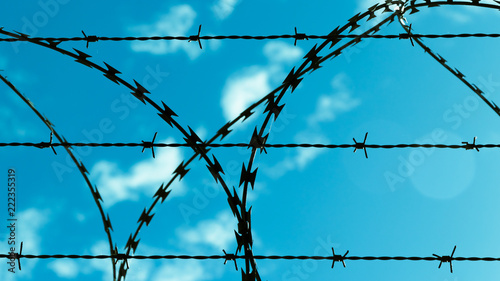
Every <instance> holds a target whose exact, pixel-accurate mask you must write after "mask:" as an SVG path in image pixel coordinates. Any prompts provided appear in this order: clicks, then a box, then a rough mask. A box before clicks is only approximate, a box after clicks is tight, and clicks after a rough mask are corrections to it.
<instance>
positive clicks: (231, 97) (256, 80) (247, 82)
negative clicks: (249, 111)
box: [221, 66, 271, 120]
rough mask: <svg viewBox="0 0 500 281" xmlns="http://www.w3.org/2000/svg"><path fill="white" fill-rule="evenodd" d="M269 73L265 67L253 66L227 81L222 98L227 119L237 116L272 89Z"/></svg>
mask: <svg viewBox="0 0 500 281" xmlns="http://www.w3.org/2000/svg"><path fill="white" fill-rule="evenodd" d="M269 75H270V74H269V71H268V70H267V69H266V68H265V67H259V66H252V67H249V68H246V69H244V70H243V71H242V72H240V73H238V74H236V75H233V76H231V77H230V78H229V79H228V80H227V81H226V85H225V86H224V90H223V94H222V100H221V104H222V109H223V111H224V117H225V118H226V120H232V119H234V118H236V117H237V116H238V115H240V113H241V112H242V111H244V110H245V109H246V108H247V107H249V106H250V105H251V104H252V103H254V102H256V101H257V100H259V99H260V98H262V97H263V96H265V95H266V94H268V93H269V92H270V91H271V85H270V84H269Z"/></svg>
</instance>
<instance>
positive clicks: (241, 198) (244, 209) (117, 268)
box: [0, 0, 500, 281]
mask: <svg viewBox="0 0 500 281" xmlns="http://www.w3.org/2000/svg"><path fill="white" fill-rule="evenodd" d="M494 2H495V3H497V4H491V3H483V2H482V1H480V0H470V1H453V0H448V1H431V0H424V1H417V0H412V1H391V0H386V1H385V2H383V3H380V4H376V5H373V6H372V7H370V8H369V9H368V11H366V12H364V13H359V14H357V15H355V16H354V17H352V18H351V19H349V21H348V23H347V24H345V25H343V26H338V27H336V28H335V29H334V30H333V31H332V32H330V34H328V35H307V34H305V33H298V31H297V28H295V33H294V34H284V35H260V36H250V35H227V36H225V35H218V36H203V35H201V28H202V26H201V25H200V26H199V29H198V33H197V34H196V35H191V36H152V37H104V36H96V35H90V36H88V35H87V34H85V32H84V31H82V34H83V37H30V36H29V35H28V34H23V33H20V32H16V31H12V32H11V31H7V30H5V29H4V28H3V27H2V28H0V34H2V35H3V36H6V37H4V38H0V42H15V41H25V42H29V43H31V44H35V45H38V46H41V47H44V48H48V49H50V50H53V51H56V52H58V53H59V54H62V55H65V56H68V57H70V58H72V59H74V61H75V62H77V63H79V64H81V65H84V66H87V67H90V68H93V69H95V70H96V71H99V72H101V73H102V74H103V75H104V76H105V77H106V78H107V79H108V80H110V81H112V82H114V83H116V84H119V85H122V86H124V87H126V88H128V89H129V90H131V94H132V95H133V96H134V97H135V98H137V99H138V100H139V101H141V102H142V103H143V104H144V105H148V106H151V107H152V108H153V110H155V111H156V112H157V114H158V115H159V117H160V118H162V119H163V120H164V121H165V122H166V123H167V124H168V125H169V126H170V127H172V128H173V129H175V130H177V131H178V132H180V133H181V134H182V135H183V136H184V142H182V143H158V142H155V140H156V133H155V134H154V137H153V138H152V140H151V141H144V140H141V142H129V143H125V142H120V143H77V142H69V141H67V140H66V138H64V137H63V136H62V134H60V133H58V132H57V131H56V129H55V128H54V125H53V124H52V123H51V122H50V121H49V119H48V118H47V117H45V115H43V114H42V113H40V112H39V111H38V110H37V109H36V107H35V106H34V105H33V103H32V102H31V101H30V100H29V99H28V98H27V97H25V96H24V95H23V94H21V92H20V91H19V90H18V89H17V88H16V87H15V86H14V85H13V84H12V83H11V82H10V81H9V80H7V78H6V77H5V76H3V75H0V80H2V81H3V82H4V83H5V84H6V85H7V86H8V87H10V88H11V90H12V91H14V92H15V93H16V94H17V95H18V96H19V98H21V99H22V100H23V102H25V103H26V104H27V105H28V106H29V107H30V109H31V110H32V111H33V112H35V113H36V115H37V116H38V117H39V119H41V120H42V122H43V123H44V124H45V125H46V126H47V127H48V129H49V130H50V139H49V141H48V142H47V141H40V142H38V143H34V142H9V143H6V142H2V143H0V147H16V146H25V147H33V148H40V149H48V148H51V149H52V150H53V152H54V153H55V154H57V150H56V148H58V147H64V149H65V150H66V152H67V153H68V155H70V157H71V160H72V161H73V162H74V163H75V164H76V166H77V167H78V169H79V171H80V173H81V175H82V177H83V178H84V180H85V182H86V184H87V185H88V187H89V189H90V192H91V194H92V196H93V198H94V202H95V204H96V206H97V208H98V209H99V212H100V215H101V220H102V224H103V226H104V230H105V232H106V235H107V239H108V244H109V255H58V254H55V255H31V254H26V253H23V252H22V245H23V244H22V243H21V249H20V251H19V252H16V253H6V254H0V258H7V259H15V260H16V261H17V263H18V267H19V270H21V263H22V259H65V258H67V259H104V260H110V261H111V266H112V269H113V280H122V278H123V279H125V277H126V275H127V271H128V270H129V266H128V260H132V259H198V260H207V259H216V260H221V261H222V260H223V261H224V264H226V263H227V262H234V265H235V268H236V270H238V268H240V269H241V274H242V280H258V281H260V280H261V276H260V274H259V272H258V270H257V261H258V260H262V259H272V260H278V259H284V260H294V259H299V260H306V259H311V260H330V261H332V264H331V267H332V268H333V267H334V265H335V263H336V262H339V263H342V265H343V266H344V267H345V266H346V264H345V261H348V260H349V261H356V260H365V261H375V260H376V261H389V260H398V261H435V262H437V261H439V265H438V267H441V266H442V264H443V263H449V266H450V271H451V272H453V266H452V263H453V261H468V262H472V261H487V262H494V261H500V257H456V256H454V253H455V250H456V246H455V247H454V248H453V250H452V252H451V254H450V255H437V254H433V256H432V257H407V256H352V255H348V254H349V251H347V252H346V253H345V254H343V255H339V254H336V253H335V250H334V248H333V247H332V254H331V255H329V256H317V255H315V256H279V255H267V256H266V255H255V254H254V253H253V238H252V230H251V207H248V206H247V205H248V204H247V201H248V200H247V198H248V196H247V194H248V191H249V187H250V188H252V189H253V187H254V184H255V180H256V176H257V168H255V167H254V166H255V162H254V159H255V158H256V155H257V153H260V154H262V152H265V153H267V151H266V149H276V148H299V147H300V148H310V149H341V148H342V149H347V148H348V149H354V152H356V151H357V150H363V152H364V155H365V157H366V158H368V153H367V149H396V148H439V149H465V150H476V151H479V150H480V149H484V148H500V144H479V143H476V138H475V137H474V138H473V140H472V142H468V141H463V142H462V144H418V143H413V144H367V143H366V141H367V137H368V133H366V134H365V136H364V139H363V141H362V142H358V141H356V139H355V138H353V141H354V144H352V143H351V144H313V143H285V144H271V143H267V139H268V135H264V134H265V132H266V128H268V127H269V124H270V123H271V122H272V121H273V120H276V119H277V118H278V117H279V115H280V113H281V112H282V110H283V108H284V106H285V104H284V103H283V104H280V102H281V101H282V99H283V97H284V96H285V94H289V93H292V92H293V91H294V90H295V88H296V87H297V86H298V85H299V84H300V83H301V81H302V80H303V79H304V77H305V75H306V74H309V73H312V72H314V71H316V70H318V69H319V68H321V67H322V64H324V63H325V62H326V61H327V60H330V59H334V58H336V57H338V56H339V55H341V53H342V52H343V51H344V50H346V49H348V48H349V47H352V46H354V45H356V44H358V43H360V42H361V40H365V39H400V40H401V39H404V40H409V41H410V42H411V44H412V45H413V46H414V45H415V44H414V43H416V44H417V45H418V46H420V47H421V48H422V49H423V50H424V51H425V52H426V53H427V54H428V55H430V56H431V57H432V58H434V59H435V60H436V61H437V62H438V63H439V64H440V65H442V66H443V67H444V68H445V69H447V70H448V71H449V72H450V73H452V74H453V75H454V76H455V77H456V78H458V79H459V80H460V81H461V82H462V83H463V84H465V85H466V86H467V87H468V88H470V90H471V91H472V92H473V93H474V94H476V95H477V96H478V97H479V98H480V99H481V100H483V101H484V102H485V103H486V104H487V105H488V106H489V107H490V108H491V109H492V110H493V111H494V112H495V113H496V114H497V115H499V116H500V108H499V107H498V106H497V105H496V104H495V103H494V102H493V101H490V100H489V99H488V98H487V97H486V96H485V94H484V92H483V91H482V90H481V89H479V87H477V86H476V85H475V84H473V83H472V82H471V81H469V80H467V79H466V76H465V75H464V74H463V73H462V72H461V71H459V70H457V69H455V68H452V67H451V66H450V65H449V64H448V63H447V61H446V60H445V59H444V58H443V57H442V56H440V55H439V54H437V53H436V52H434V51H433V50H431V49H430V48H429V47H428V46H427V45H425V44H424V43H423V41H422V39H423V38H427V39H436V38H471V37H490V38H498V37H500V34H498V33H461V34H418V33H415V32H414V30H413V27H412V25H411V24H409V23H408V22H407V20H406V18H405V15H406V14H408V13H409V14H413V13H417V12H419V11H420V10H419V8H420V9H421V8H433V7H439V6H453V5H455V6H474V7H481V8H487V9H496V10H500V2H499V1H494ZM379 12H381V13H380V14H377V13H379ZM374 18H380V21H379V22H378V23H376V24H374V25H373V26H372V27H370V28H369V29H367V30H366V31H365V32H363V33H362V34H358V35H354V34H346V33H351V32H352V31H354V30H356V29H357V28H359V27H360V24H358V23H359V22H360V21H361V20H366V21H370V20H372V19H374ZM396 20H397V21H398V22H399V23H400V24H401V27H402V28H403V30H404V32H403V33H400V34H394V35H377V34H375V33H377V32H378V31H380V29H381V27H382V26H383V25H385V24H390V23H392V22H394V21H396ZM226 39H234V40H236V39H242V40H273V39H293V40H294V45H296V44H297V41H299V40H309V39H311V40H313V39H317V40H323V42H322V43H321V44H320V45H318V44H316V45H315V46H314V47H313V48H312V49H311V50H310V51H309V52H308V53H307V54H306V56H305V57H304V61H303V63H302V64H301V65H300V66H298V67H297V68H295V67H294V68H292V69H291V71H290V72H289V74H288V75H287V77H286V78H285V80H284V81H283V83H282V84H281V85H280V86H279V87H277V88H276V89H274V90H273V91H271V92H270V93H269V94H267V95H266V96H265V97H263V98H261V99H260V100H259V101H257V102H256V103H254V104H252V105H251V106H250V107H248V108H247V109H245V110H244V111H242V112H241V113H240V115H239V116H238V117H237V118H235V119H234V120H232V121H230V122H228V123H227V124H225V125H224V126H222V127H221V128H220V129H219V130H218V131H217V133H216V134H215V135H214V136H212V137H211V138H210V139H208V140H206V141H204V140H202V139H201V138H200V137H199V136H198V135H197V134H196V133H195V132H194V130H192V129H191V127H189V126H187V129H186V127H185V125H182V124H181V120H182V117H181V116H178V115H177V114H176V113H175V112H174V111H173V110H172V109H171V108H170V107H169V106H168V105H167V104H166V103H164V102H163V101H162V102H161V105H160V104H158V103H156V102H154V101H153V100H152V99H151V98H150V97H149V95H150V94H151V93H150V92H149V91H148V90H147V89H146V88H144V87H143V86H142V85H141V84H139V83H138V82H137V81H135V80H134V82H133V83H131V82H127V81H125V80H124V79H122V78H120V77H119V76H118V75H119V74H121V72H120V71H118V70H117V69H115V68H113V67H112V66H110V65H109V64H107V63H105V62H104V66H101V65H98V64H97V63H94V62H92V61H91V60H90V57H91V56H90V55H88V54H86V53H85V52H83V51H81V50H77V49H73V50H74V52H73V51H68V50H66V49H63V48H61V47H60V46H59V45H60V44H61V43H64V42H69V41H83V42H86V47H87V48H89V47H91V45H92V44H97V43H98V42H101V41H134V40H137V41H153V40H184V41H189V42H197V43H198V44H199V47H200V48H203V45H202V40H226ZM343 39H350V41H348V42H347V43H344V44H343V45H340V43H341V42H342V40H343ZM328 45H330V46H328ZM327 47H328V48H327ZM332 48H333V51H332V50H331V49H332ZM320 52H322V54H321V56H320ZM262 104H264V105H265V110H264V115H265V119H264V121H263V122H262V124H261V125H260V128H259V127H256V128H255V130H254V131H253V133H252V135H251V137H250V139H249V141H248V142H247V143H217V142H216V141H217V139H220V140H223V139H224V138H225V137H226V136H227V135H229V134H230V133H231V131H232V127H233V126H234V125H235V124H237V123H239V122H244V121H245V120H246V119H247V118H249V117H250V116H252V115H253V114H254V113H255V111H254V109H255V108H257V107H258V106H260V105H262ZM178 120H179V121H178ZM53 137H55V138H56V139H57V141H58V142H54V141H53ZM83 146H87V147H138V148H142V152H144V151H146V150H149V149H150V150H151V153H152V156H153V157H155V148H163V147H189V148H191V149H192V150H193V154H192V156H191V157H190V158H188V159H187V160H186V161H185V162H184V161H183V162H182V163H180V164H179V165H178V166H177V168H176V169H175V170H174V172H173V176H172V177H171V179H170V180H169V181H168V182H167V183H166V184H162V185H161V186H160V187H159V188H158V189H157V191H156V193H155V195H154V196H153V198H154V201H153V202H152V203H151V205H150V206H149V207H148V208H145V209H144V211H143V212H142V213H141V214H140V216H139V219H138V223H139V225H138V226H137V229H136V230H135V232H133V233H131V234H130V237H129V239H128V241H127V243H126V245H125V248H124V249H125V251H124V252H121V251H119V250H118V246H117V245H116V243H114V242H113V239H112V234H111V232H112V231H113V227H112V224H111V219H110V216H109V214H106V213H105V211H104V208H103V207H102V203H103V198H102V197H101V195H100V193H99V190H98V188H97V187H96V186H95V185H93V184H92V183H91V181H90V179H89V177H88V175H89V172H88V170H87V169H86V167H85V166H84V164H83V162H82V161H80V160H79V159H77V157H76V156H75V155H74V154H73V153H72V150H71V149H72V148H73V147H83ZM213 147H222V148H229V147H245V148H250V149H251V154H250V157H249V159H248V161H247V162H246V163H243V164H242V170H241V175H240V181H239V182H240V188H242V190H241V191H239V192H237V191H236V189H235V188H233V190H231V189H230V188H229V186H228V184H227V182H226V180H225V179H224V176H223V175H224V170H223V168H222V166H221V164H220V163H219V161H218V160H217V158H216V156H215V154H212V155H211V156H210V155H209V154H210V153H209V151H210V148H213ZM197 157H199V159H200V160H199V161H204V162H205V163H206V167H207V169H208V171H209V172H210V174H211V175H212V176H213V178H214V180H215V182H216V183H217V184H218V185H220V187H221V188H222V189H223V190H224V192H225V193H226V196H227V202H228V205H229V207H230V209H231V211H232V213H233V215H234V217H235V218H236V219H237V225H238V229H237V230H235V238H236V242H237V249H236V250H235V251H234V254H233V253H227V252H226V249H224V250H223V253H224V254H223V255H222V254H221V255H210V256H208V255H205V256H203V255H150V256H144V255H134V253H135V251H136V249H137V248H138V245H139V239H138V234H139V231H140V230H141V229H142V228H143V226H144V224H145V225H146V226H148V225H149V223H150V222H151V220H152V218H153V216H154V213H153V208H154V207H155V206H156V205H157V204H158V203H164V201H165V199H166V198H167V197H168V196H169V194H170V192H171V190H170V187H171V185H172V184H173V182H174V181H176V180H177V179H178V180H182V178H183V177H184V176H186V174H187V173H188V172H189V169H188V166H189V165H190V164H191V163H192V162H193V161H195V160H196V158H197ZM201 159H203V160H201ZM160 200H161V202H160ZM239 260H243V262H244V266H243V267H242V266H241V265H240V267H238V263H237V261H239ZM118 262H120V264H119V265H118Z"/></svg>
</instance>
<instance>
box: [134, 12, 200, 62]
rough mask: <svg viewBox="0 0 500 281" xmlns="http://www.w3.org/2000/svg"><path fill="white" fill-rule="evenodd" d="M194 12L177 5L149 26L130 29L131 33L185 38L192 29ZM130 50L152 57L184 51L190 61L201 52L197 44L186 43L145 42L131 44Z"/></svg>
mask: <svg viewBox="0 0 500 281" xmlns="http://www.w3.org/2000/svg"><path fill="white" fill-rule="evenodd" d="M195 18H196V12H195V11H194V10H193V8H192V7H191V6H189V5H178V6H174V7H172V8H170V10H169V11H168V13H167V14H164V15H162V16H161V17H160V18H159V19H158V20H157V21H155V22H153V23H151V24H143V25H137V26H133V27H131V28H130V30H131V31H132V32H135V33H137V34H139V35H140V36H161V35H173V36H174V35H178V36H185V35H186V34H188V32H189V31H191V32H193V30H191V29H192V27H193V24H194V19H195ZM131 47H132V50H134V51H136V52H148V53H151V54H154V55H165V54H171V53H176V52H178V51H184V52H185V53H186V54H187V55H188V56H189V58H190V59H196V58H197V57H198V56H199V55H200V54H201V50H200V47H199V46H198V44H188V42H186V41H180V40H172V41H165V40H161V41H147V42H133V43H132V44H131Z"/></svg>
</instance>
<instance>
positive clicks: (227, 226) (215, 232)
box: [176, 211, 236, 252]
mask: <svg viewBox="0 0 500 281" xmlns="http://www.w3.org/2000/svg"><path fill="white" fill-rule="evenodd" d="M235 226H236V219H235V218H234V217H233V215H232V213H230V212H229V211H224V212H221V213H219V214H218V215H217V216H216V218H215V219H211V220H204V221H201V222H199V223H198V224H197V225H196V226H195V227H191V228H190V227H180V228H178V229H177V230H176V233H177V236H178V238H179V239H180V240H181V245H183V246H184V247H185V248H186V249H187V250H193V249H196V250H198V249H200V246H208V247H210V249H211V250H212V249H213V250H217V251H221V250H222V249H227V248H228V247H229V246H230V244H231V243H232V242H233V241H234V240H235V237H234V231H233V230H234V228H235ZM198 252H199V250H198Z"/></svg>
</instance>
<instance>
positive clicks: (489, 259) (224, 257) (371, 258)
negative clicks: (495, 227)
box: [0, 254, 500, 262]
mask: <svg viewBox="0 0 500 281" xmlns="http://www.w3.org/2000/svg"><path fill="white" fill-rule="evenodd" d="M11 257H12V255H8V254H0V258H11ZM15 257H16V258H24V259H110V258H116V259H124V260H125V259H138V260H158V259H164V260H174V259H180V260H190V259H196V260H233V259H245V258H246V256H245V255H126V254H121V255H74V254H73V255H62V254H53V255H26V254H22V255H15ZM253 258H254V259H257V260H265V259H268V260H333V259H335V258H334V256H332V255H330V256H306V255H301V256H292V255H283V256H282V255H254V256H253ZM343 259H344V260H354V261H358V260H364V261H390V260H397V261H436V260H437V261H439V260H441V259H442V257H439V256H437V257H436V256H434V257H430V256H429V257H417V256H345V257H343ZM450 259H451V260H453V261H467V262H471V261H486V262H493V261H500V257H450Z"/></svg>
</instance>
